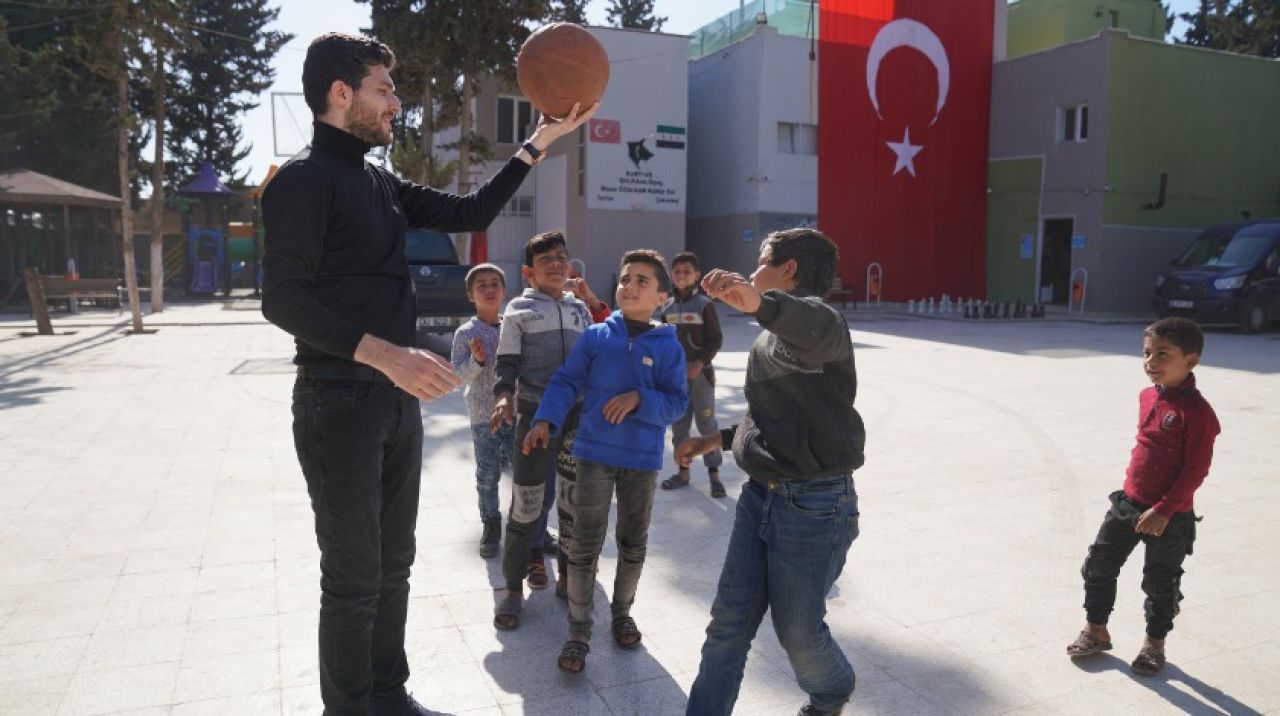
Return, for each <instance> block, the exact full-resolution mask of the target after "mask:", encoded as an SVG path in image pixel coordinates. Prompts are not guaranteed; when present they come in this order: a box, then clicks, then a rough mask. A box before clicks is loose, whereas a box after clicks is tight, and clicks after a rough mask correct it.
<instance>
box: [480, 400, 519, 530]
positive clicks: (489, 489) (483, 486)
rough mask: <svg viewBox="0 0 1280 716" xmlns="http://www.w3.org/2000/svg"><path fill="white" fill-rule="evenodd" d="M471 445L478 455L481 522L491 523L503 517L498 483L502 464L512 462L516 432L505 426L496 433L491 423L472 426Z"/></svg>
mask: <svg viewBox="0 0 1280 716" xmlns="http://www.w3.org/2000/svg"><path fill="white" fill-rule="evenodd" d="M471 444H472V446H474V447H475V452H476V495H477V497H478V499H479V503H480V519H481V520H484V521H485V522H488V521H489V520H492V519H498V518H500V517H502V505H501V504H499V502H498V482H499V480H500V479H501V477H502V460H503V458H504V457H505V458H506V459H507V462H510V461H511V455H512V453H513V451H514V450H515V444H516V432H515V429H514V428H512V427H511V426H510V425H503V426H502V427H500V428H498V432H496V433H495V432H493V430H491V429H490V428H489V424H488V423H472V424H471Z"/></svg>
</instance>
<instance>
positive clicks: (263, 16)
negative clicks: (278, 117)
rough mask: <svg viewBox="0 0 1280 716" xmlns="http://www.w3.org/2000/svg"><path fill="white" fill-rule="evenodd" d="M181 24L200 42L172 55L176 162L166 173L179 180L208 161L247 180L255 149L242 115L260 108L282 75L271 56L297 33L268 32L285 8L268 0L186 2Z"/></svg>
mask: <svg viewBox="0 0 1280 716" xmlns="http://www.w3.org/2000/svg"><path fill="white" fill-rule="evenodd" d="M182 5H183V11H182V22H183V23H184V25H185V26H186V27H187V28H189V29H190V30H192V31H193V32H194V34H195V40H196V41H195V42H193V43H191V44H190V45H188V46H186V47H184V48H182V49H180V50H179V51H177V52H176V53H175V54H174V56H173V70H172V73H171V75H170V90H169V95H170V102H169V110H170V111H169V114H170V119H171V131H170V133H169V135H168V137H167V138H166V145H167V147H168V150H169V156H170V157H171V158H172V163H171V164H170V165H169V166H168V167H166V171H165V174H166V176H167V177H168V180H169V182H170V185H171V186H180V185H182V184H184V183H186V182H187V181H189V180H190V179H191V177H193V176H194V175H195V174H196V172H198V171H199V168H200V163H201V162H205V161H208V162H211V163H212V164H213V166H214V167H215V168H216V169H218V170H219V171H220V172H222V173H223V175H224V176H226V177H228V178H229V181H228V184H230V185H232V186H243V185H244V184H245V179H246V178H247V171H245V170H241V169H240V163H241V162H242V161H244V159H245V157H247V156H248V154H249V149H250V147H249V146H248V145H246V144H245V143H244V132H243V131H242V129H241V127H240V119H241V118H242V117H243V115H244V114H245V113H246V112H248V111H249V110H251V109H253V108H254V107H257V106H258V99H257V98H258V95H259V93H261V92H263V91H265V90H266V89H268V88H269V87H271V82H272V80H273V79H274V77H275V69H274V68H272V66H271V61H272V59H273V58H274V57H275V56H276V53H277V52H279V50H280V48H281V47H283V46H284V45H285V43H287V42H289V40H292V39H293V35H290V34H287V33H282V32H276V31H268V30H266V26H267V25H268V24H269V23H271V22H272V21H273V20H275V19H276V16H277V15H279V14H280V10H279V8H273V7H270V6H269V5H268V0H186V2H183V3H182Z"/></svg>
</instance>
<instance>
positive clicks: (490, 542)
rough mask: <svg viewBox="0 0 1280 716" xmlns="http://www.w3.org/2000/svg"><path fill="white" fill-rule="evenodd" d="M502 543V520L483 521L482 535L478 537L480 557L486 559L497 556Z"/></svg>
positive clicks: (492, 518) (497, 518)
mask: <svg viewBox="0 0 1280 716" xmlns="http://www.w3.org/2000/svg"><path fill="white" fill-rule="evenodd" d="M501 543H502V518H501V517H490V518H489V519H487V520H485V521H484V533H483V534H481V535H480V556H481V557H484V558H486V559H488V558H489V557H492V556H494V555H496V554H498V546H499V545H500V544H501Z"/></svg>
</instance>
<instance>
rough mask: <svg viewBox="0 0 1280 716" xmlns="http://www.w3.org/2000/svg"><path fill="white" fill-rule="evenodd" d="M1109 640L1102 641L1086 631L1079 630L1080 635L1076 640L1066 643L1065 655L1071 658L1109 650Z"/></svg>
mask: <svg viewBox="0 0 1280 716" xmlns="http://www.w3.org/2000/svg"><path fill="white" fill-rule="evenodd" d="M1110 650H1111V642H1109V641H1102V640H1101V639H1099V638H1097V637H1095V636H1094V635H1092V634H1090V633H1089V632H1087V631H1081V632H1080V636H1078V637H1076V640H1075V641H1073V642H1071V643H1070V644H1068V645H1067V656H1069V657H1071V658H1072V659H1079V658H1080V657H1082V656H1093V655H1094V654H1097V653H1100V652H1103V651H1110Z"/></svg>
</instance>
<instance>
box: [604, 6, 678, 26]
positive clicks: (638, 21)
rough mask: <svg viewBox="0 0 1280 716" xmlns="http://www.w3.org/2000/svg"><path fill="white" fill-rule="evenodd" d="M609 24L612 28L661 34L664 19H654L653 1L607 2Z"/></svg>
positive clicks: (665, 19)
mask: <svg viewBox="0 0 1280 716" xmlns="http://www.w3.org/2000/svg"><path fill="white" fill-rule="evenodd" d="M608 17H609V22H610V23H611V24H612V25H613V26H614V27H622V28H626V29H630V30H648V31H649V32H661V31H662V26H663V24H665V23H666V21H667V18H665V17H654V15H653V0H609V9H608Z"/></svg>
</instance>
